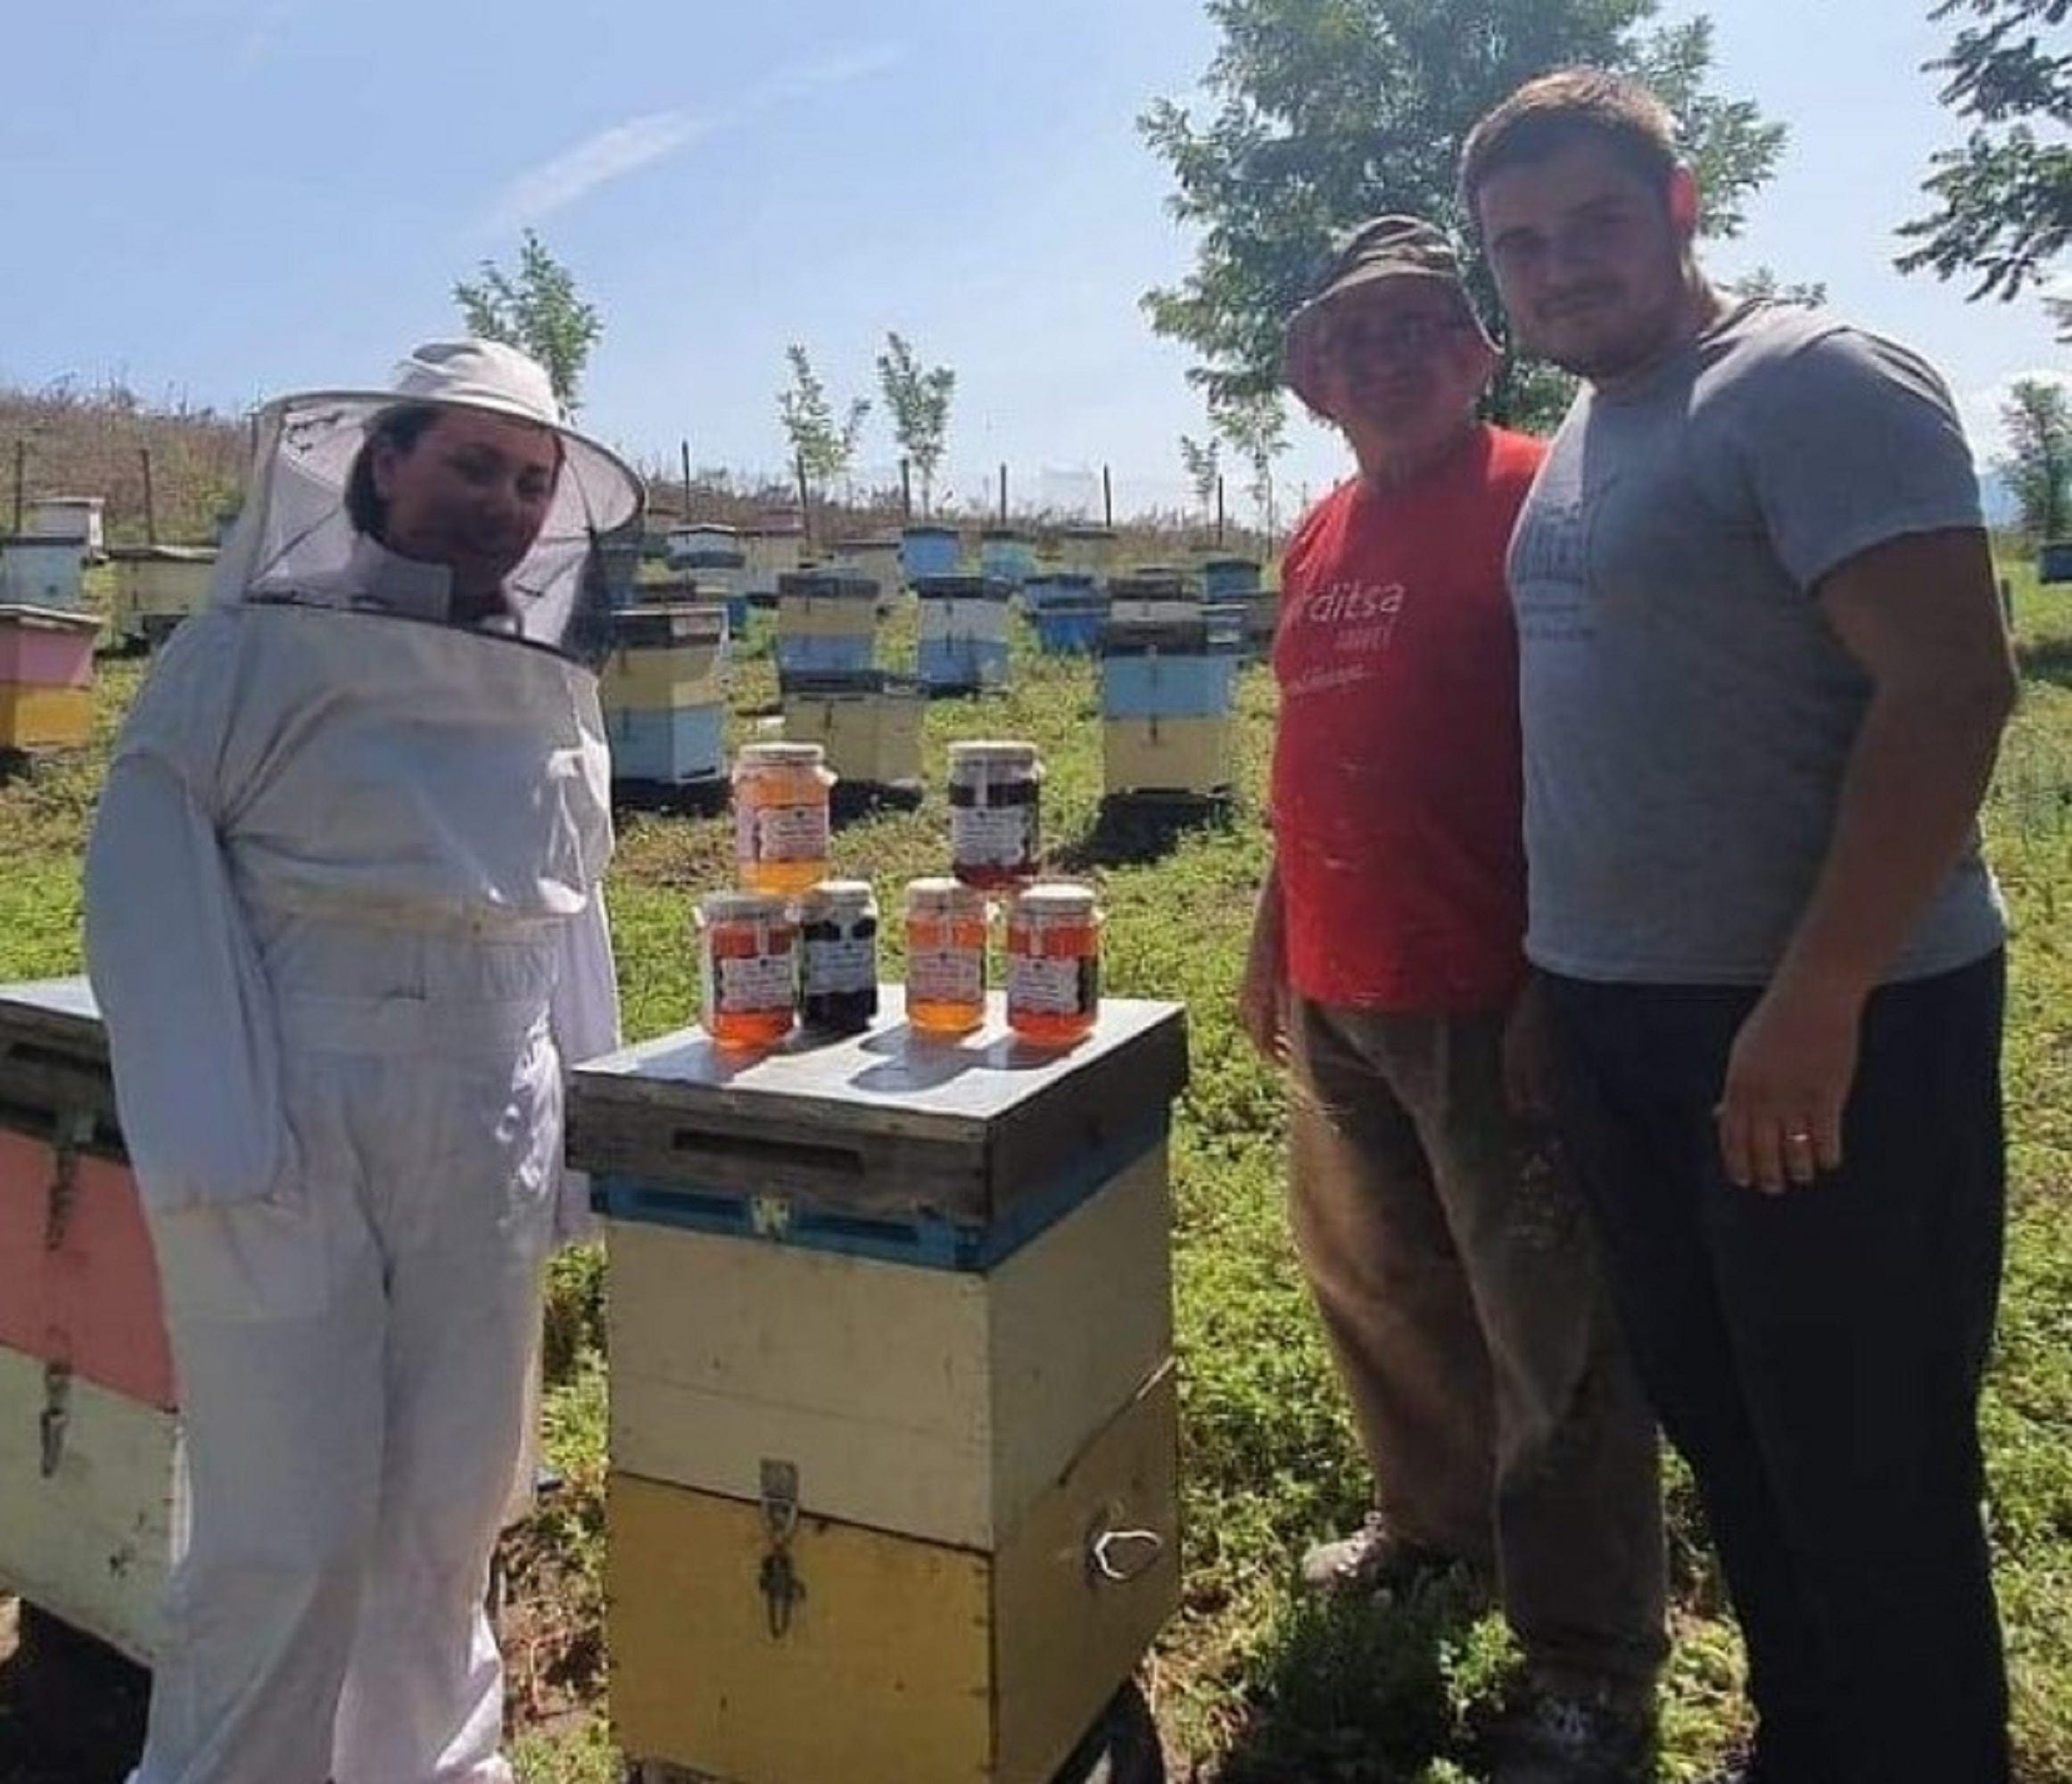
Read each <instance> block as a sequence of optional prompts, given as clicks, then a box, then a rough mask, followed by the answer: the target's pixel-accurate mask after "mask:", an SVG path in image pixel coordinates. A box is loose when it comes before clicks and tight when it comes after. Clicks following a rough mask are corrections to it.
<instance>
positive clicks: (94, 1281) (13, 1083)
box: [0, 979, 540, 1653]
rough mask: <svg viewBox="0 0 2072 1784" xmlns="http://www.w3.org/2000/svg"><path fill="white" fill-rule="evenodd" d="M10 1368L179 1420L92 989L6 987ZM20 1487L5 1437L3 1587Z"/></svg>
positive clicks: (530, 1440) (156, 1465) (6, 1331)
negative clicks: (13, 1481) (54, 1375)
mask: <svg viewBox="0 0 2072 1784" xmlns="http://www.w3.org/2000/svg"><path fill="white" fill-rule="evenodd" d="M8 1359H12V1360H13V1361H14V1362H16V1363H18V1364H20V1365H21V1367H22V1368H25V1369H26V1368H29V1366H30V1365H34V1366H35V1368H34V1371H32V1373H36V1378H37V1381H39V1382H41V1381H44V1380H45V1378H46V1376H47V1375H48V1374H49V1372H50V1370H51V1369H52V1367H56V1368H57V1369H58V1370H59V1371H60V1373H62V1375H64V1376H66V1377H68V1378H76V1379H77V1380H78V1382H80V1383H85V1384H87V1385H86V1386H85V1387H84V1388H83V1389H82V1392H86V1393H87V1395H88V1396H89V1400H90V1402H91V1403H92V1404H94V1405H96V1406H99V1405H103V1403H104V1404H105V1405H107V1406H108V1407H110V1408H113V1409H114V1410H113V1412H112V1413H111V1416H115V1417H117V1419H118V1422H119V1423H120V1418H122V1417H128V1416H129V1415H128V1414H127V1413H124V1412H123V1411H122V1408H125V1407H128V1408H134V1411H135V1413H136V1415H138V1416H141V1415H143V1414H144V1413H146V1412H151V1413H153V1415H157V1414H160V1413H165V1412H174V1411H177V1403H178V1402H177V1394H176V1388H177V1383H176V1380H175V1377H174V1371H173V1367H172V1364H171V1360H170V1347H169V1343H168V1342H167V1336H166V1330H165V1317H164V1302H163V1300H162V1297H161V1293H160V1289H159V1279H158V1262H157V1259H156V1256H155V1255H154V1253H153V1250H152V1243H151V1230H150V1228H149V1227H148V1226H146V1225H145V1223H144V1211H143V1208H142V1205H141V1203H140V1202H139V1201H138V1198H137V1193H136V1182H135V1179H134V1178H133V1177H131V1175H130V1171H129V1168H128V1164H127V1163H125V1162H124V1160H123V1152H122V1136H121V1129H120V1127H119V1126H118V1124H117V1119H116V1111H115V1093H114V1086H113V1082H112V1080H111V1078H110V1076H109V1069H108V1041H107V1032H106V1030H105V1029H104V1028H103V1026H102V1023H101V1016H100V1012H99V1010H98V1008H97V1007H96V1006H95V1002H94V994H93V991H92V990H91V988H90V987H88V986H87V981H86V980H85V979H39V980H35V981H31V982H29V983H25V984H16V985H0V1363H5V1362H6V1361H8ZM23 1379H25V1380H26V1379H27V1377H26V1376H24V1377H23ZM539 1385H540V1384H539V1382H538V1379H537V1370H536V1369H535V1373H534V1379H533V1381H532V1383H531V1392H532V1401H531V1407H530V1410H529V1411H528V1415H527V1420H526V1426H527V1430H526V1442H525V1446H524V1458H522V1461H521V1466H520V1467H519V1470H518V1472H517V1476H516V1479H515V1480H514V1482H513V1483H512V1493H511V1499H510V1502H509V1504H508V1507H507V1508H506V1513H505V1519H506V1522H507V1524H516V1523H517V1522H518V1521H519V1520H520V1519H522V1518H524V1517H525V1516H529V1515H530V1514H531V1512H532V1490H533V1484H534V1473H535V1469H536V1466H537V1464H538V1459H539V1425H538V1395H539ZM40 1391H41V1390H39V1392H40ZM25 1392H26V1390H25ZM95 1393H99V1394H101V1395H102V1396H103V1399H102V1400H92V1399H91V1396H92V1395H94V1394H95ZM0 1399H4V1396H0ZM124 1428H125V1429H127V1427H124ZM160 1428H161V1427H160V1426H159V1425H155V1424H153V1423H151V1422H150V1421H148V1420H146V1421H145V1422H144V1424H142V1425H138V1426H137V1429H138V1430H140V1431H144V1430H148V1431H151V1432H157V1431H159V1430H160ZM173 1428H174V1426H173V1425H167V1426H166V1427H165V1429H167V1430H172V1429H173ZM124 1441H128V1440H127V1439H126V1440H124ZM139 1441H141V1440H139ZM154 1444H156V1440H155V1439H154V1440H153V1444H146V1445H144V1449H148V1450H149V1451H150V1454H149V1456H148V1457H147V1458H145V1459H144V1461H143V1462H142V1463H141V1464H139V1465H138V1466H136V1467H132V1468H130V1469H129V1470H128V1474H127V1475H126V1476H125V1479H126V1481H127V1483H128V1486H127V1488H126V1491H128V1489H134V1494H133V1497H136V1498H137V1500H138V1503H140V1504H141V1503H145V1502H149V1503H153V1504H155V1503H156V1502H157V1498H156V1496H158V1495H159V1494H160V1491H161V1488H162V1486H163V1482H162V1480H161V1479H160V1478H159V1476H160V1474H161V1472H162V1468H161V1464H162V1463H163V1460H164V1458H163V1457H162V1456H161V1454H160V1453H159V1452H160V1449H162V1448H163V1445H156V1447H153V1445H154ZM129 1448H130V1449H137V1445H136V1443H132V1444H130V1446H129ZM124 1453H125V1454H126V1455H127V1454H128V1453H129V1450H125V1452H124ZM137 1453H138V1454H139V1455H142V1454H143V1451H142V1450H138V1451H137ZM17 1459H19V1458H17ZM133 1459H135V1458H133ZM132 1476H133V1477H134V1478H131V1477H132ZM9 1491H10V1488H9V1477H8V1449H7V1444H6V1442H5V1441H4V1433H0V1590H6V1589H7V1587H6V1582H7V1581H8V1580H9V1579H10V1578H15V1577H16V1576H17V1575H19V1573H20V1572H21V1564H20V1557H17V1556H15V1555H14V1549H15V1547H16V1546H17V1545H15V1544H13V1543H12V1541H11V1539H10V1534H9V1530H8V1527H7V1516H8V1512H9V1500H8V1493H9ZM82 1552H84V1551H82ZM14 1589H15V1590H21V1583H20V1580H19V1578H16V1585H15V1588H14ZM24 1595H25V1596H28V1597H30V1598H36V1594H35V1593H33V1592H25V1593H24ZM37 1601H38V1602H42V1600H40V1599H38V1600H37ZM81 1626H82V1627H89V1628H96V1630H97V1629H98V1626H97V1625H94V1624H90V1623H88V1624H82V1625H81ZM103 1639H115V1638H113V1637H112V1636H105V1635H104V1637H103ZM117 1645H118V1646H119V1647H120V1646H125V1644H124V1643H123V1642H121V1641H118V1642H117ZM127 1651H129V1652H132V1653H135V1652H138V1651H139V1649H138V1648H136V1646H135V1645H134V1644H131V1645H128V1647H127Z"/></svg>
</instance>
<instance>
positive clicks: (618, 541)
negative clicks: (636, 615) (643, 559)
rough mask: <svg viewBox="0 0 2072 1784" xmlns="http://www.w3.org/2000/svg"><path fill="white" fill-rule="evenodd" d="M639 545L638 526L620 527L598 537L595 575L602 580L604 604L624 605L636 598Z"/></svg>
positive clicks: (611, 605)
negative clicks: (615, 530) (596, 571)
mask: <svg viewBox="0 0 2072 1784" xmlns="http://www.w3.org/2000/svg"><path fill="white" fill-rule="evenodd" d="M641 546H642V540H641V535H640V528H639V526H638V525H634V526H624V527H621V528H620V529H619V530H618V531H617V532H616V533H606V534H604V535H603V536H602V537H601V538H599V539H598V542H597V558H598V576H599V577H600V579H601V580H602V581H603V582H604V589H605V603H606V605H607V606H608V607H615V608H616V607H632V605H633V603H634V602H635V601H636V600H638V599H640V588H639V580H640V553H641Z"/></svg>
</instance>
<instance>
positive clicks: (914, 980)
mask: <svg viewBox="0 0 2072 1784" xmlns="http://www.w3.org/2000/svg"><path fill="white" fill-rule="evenodd" d="M906 995H907V1000H908V1002H910V1003H978V1002H980V1001H981V1000H982V999H983V998H984V997H985V995H986V956H985V955H984V954H978V953H976V952H973V951H970V950H968V949H964V948H943V949H928V950H916V951H915V952H914V953H912V954H909V955H908V957H907V962H906Z"/></svg>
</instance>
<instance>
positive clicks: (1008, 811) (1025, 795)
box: [949, 741, 1044, 891]
mask: <svg viewBox="0 0 2072 1784" xmlns="http://www.w3.org/2000/svg"><path fill="white" fill-rule="evenodd" d="M1043 789H1044V764H1043V758H1042V757H1041V756H1039V755H1038V754H1037V752H1036V745H1034V744H1033V743H1011V742H998V741H985V742H972V743H953V744H952V745H951V746H950V787H949V797H950V871H951V872H953V874H955V875H956V876H957V878H958V879H960V880H962V881H963V882H964V883H965V885H967V886H978V887H983V888H986V890H988V891H996V890H1000V889H1002V888H1007V887H1011V886H1025V885H1027V884H1028V882H1029V881H1030V880H1034V879H1035V878H1036V861H1037V859H1038V857H1039V855H1041V853H1042V849H1043Z"/></svg>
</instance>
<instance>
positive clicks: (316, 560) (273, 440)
mask: <svg viewBox="0 0 2072 1784" xmlns="http://www.w3.org/2000/svg"><path fill="white" fill-rule="evenodd" d="M419 405H425V406H429V407H432V408H462V409H481V410H486V411H487V412H489V413H491V414H492V415H500V416H506V417H510V418H512V419H514V420H518V421H527V422H532V423H534V424H536V425H539V426H541V427H547V428H551V429H552V430H553V431H554V433H555V434H557V435H558V436H559V438H560V441H561V447H562V462H561V468H560V472H559V474H558V475H557V478H556V480H555V486H554V498H553V501H552V503H551V504H550V506H549V509H548V513H547V518H546V520H545V521H544V522H543V523H542V524H541V528H540V533H539V536H538V537H537V538H536V539H535V540H534V541H533V542H532V549H531V551H530V552H529V553H528V554H527V555H526V556H525V558H524V559H523V561H521V562H520V563H519V565H518V566H517V567H516V569H515V570H513V571H512V572H511V573H510V574H509V575H508V577H506V578H505V581H504V593H505V596H506V598H507V599H508V601H509V604H510V607H511V608H512V611H513V613H514V614H515V615H516V618H517V623H518V628H519V630H520V632H522V634H523V636H524V637H525V638H526V639H528V640H532V641H534V642H536V643H541V644H548V645H553V646H556V647H559V646H560V645H561V644H562V642H563V640H564V639H565V635H566V634H567V632H568V631H569V627H570V622H571V620H572V619H573V618H574V615H576V613H577V611H578V609H579V607H582V605H583V603H584V601H585V599H586V595H587V594H588V591H589V590H590V587H591V586H592V583H591V578H590V566H591V558H592V556H593V546H594V542H595V541H596V539H597V537H598V534H600V533H610V532H612V531H614V530H615V529H616V528H618V527H621V526H623V525H625V524H628V523H629V522H631V521H632V520H633V519H635V518H636V517H637V516H639V514H640V507H641V502H642V500H643V491H642V486H641V483H640V478H639V477H638V476H637V475H635V474H634V472H633V471H632V468H631V467H628V466H627V465H626V463H625V462H624V460H623V459H622V458H619V457H618V455H617V454H616V453H615V452H612V451H611V450H608V449H607V448H606V447H604V446H601V445H599V444H598V442H596V441H594V440H590V439H588V438H586V437H585V436H584V435H582V434H578V433H576V432H575V431H574V429H573V428H571V427H570V426H569V425H568V421H567V417H566V416H565V414H564V413H563V411H562V408H561V405H560V403H559V402H558V401H557V400H556V398H555V395H554V389H553V385H552V384H551V383H550V381H549V378H548V376H547V373H546V371H545V369H544V368H542V367H541V366H540V364H539V363H538V362H537V361H536V360H534V359H530V358H528V357H527V356H526V355H525V354H524V353H522V352H520V351H518V350H517V349H516V348H515V347H508V346H506V345H504V344H503V343H500V342H496V341H433V342H430V343H426V344H425V345H424V346H422V347H419V348H418V349H417V351H415V352H413V353H412V354H411V355H410V356H409V358H408V359H405V360H403V362H402V363H401V364H400V366H398V367H397V368H396V377H395V383H394V384H393V386H392V388H390V389H388V390H385V391H352V390H344V391H337V390H332V391H313V392H306V393H304V394H302V395H299V396H288V397H283V398H280V399H279V400H278V401H274V402H271V403H269V404H268V405H267V407H266V408H265V409H261V410H260V415H259V417H258V438H257V442H256V448H255V452H254V458H253V464H252V481H251V485H250V488H249V491H248V492H247V494H246V497H245V502H244V508H243V509H242V511H241V512H240V513H239V515H238V519H237V524H236V527H235V530H234V531H233V532H232V533H231V536H230V538H229V540H228V541H227V543H226V545H225V547H224V549H223V552H222V555H221V557H220V558H219V559H218V561H217V566H216V574H215V578H214V581H213V583H212V586H211V599H214V600H217V601H228V602H240V601H246V600H254V599H262V600H269V599H270V600H301V601H309V602H312V603H316V604H318V605H334V606H352V607H372V608H375V609H376V610H380V609H382V608H384V607H389V608H392V609H394V610H396V611H401V612H411V613H420V614H421V613H423V612H424V611H425V605H424V599H423V595H424V591H425V589H426V588H427V587H433V588H436V590H437V591H438V599H439V601H440V602H441V604H443V601H444V598H445V597H444V588H445V580H446V579H445V578H444V576H443V575H442V574H441V573H440V572H439V571H438V570H437V569H436V568H435V567H433V566H423V565H415V564H411V563H409V561H408V560H405V559H401V558H395V557H392V556H391V555H390V554H388V553H386V552H384V550H383V549H381V548H380V547H379V546H378V544H376V541H372V540H370V539H367V537H366V536H365V535H363V534H361V533H359V529H358V528H357V527H356V526H355V525H354V524H353V520H352V516H351V514H350V513H349V512H348V511H347V506H346V485H347V483H348V480H349V479H350V477H351V472H352V467H353V463H354V461H355V460H356V459H357V458H358V457H359V451H360V449H361V447H362V446H364V445H365V444H366V443H367V438H368V434H369V431H370V427H371V425H372V424H373V423H374V422H375V421H376V419H377V418H378V417H380V416H382V415H383V414H384V413H385V412H387V411H389V410H392V409H398V408H415V407H417V406H419ZM440 610H441V611H443V606H441V608H440Z"/></svg>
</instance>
